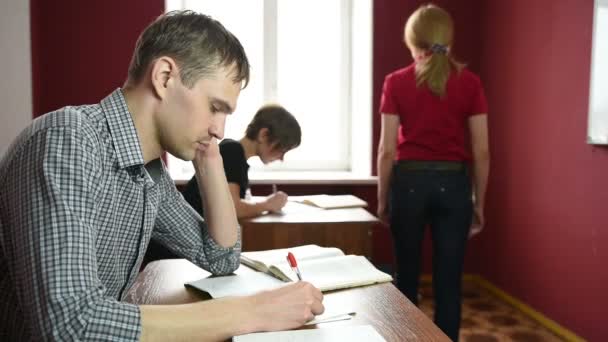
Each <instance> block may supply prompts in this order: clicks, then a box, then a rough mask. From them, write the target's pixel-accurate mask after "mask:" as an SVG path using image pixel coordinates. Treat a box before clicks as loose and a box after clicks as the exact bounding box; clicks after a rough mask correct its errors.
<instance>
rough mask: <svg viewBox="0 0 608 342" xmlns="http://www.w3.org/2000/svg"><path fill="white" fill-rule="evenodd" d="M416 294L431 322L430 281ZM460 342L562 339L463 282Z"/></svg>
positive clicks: (421, 307) (491, 296) (431, 300)
mask: <svg viewBox="0 0 608 342" xmlns="http://www.w3.org/2000/svg"><path fill="white" fill-rule="evenodd" d="M420 294H421V296H422V301H421V302H420V309H421V310H422V311H423V312H424V313H426V314H427V315H428V316H429V317H431V319H432V317H433V290H432V286H431V284H430V282H426V281H423V282H422V284H421V288H420ZM460 341H462V342H503V341H522V342H541V341H543V342H544V341H551V342H553V341H562V339H560V338H559V337H558V336H556V335H554V334H553V333H552V332H551V331H549V330H548V329H546V328H545V327H543V326H541V325H540V324H539V323H537V322H536V321H534V320H533V319H531V318H529V317H528V316H526V315H525V314H523V313H522V312H521V311H519V310H517V309H516V308H514V307H512V306H510V305H509V304H507V303H505V302H503V301H502V300H501V299H500V298H498V297H495V296H494V295H492V294H491V293H488V292H487V291H486V290H485V289H483V288H482V287H480V286H478V285H477V284H475V283H473V282H465V283H464V288H463V307H462V323H461V329H460Z"/></svg>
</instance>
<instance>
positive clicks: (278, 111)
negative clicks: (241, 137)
mask: <svg viewBox="0 0 608 342" xmlns="http://www.w3.org/2000/svg"><path fill="white" fill-rule="evenodd" d="M245 136H246V137H247V139H249V140H253V141H256V142H257V146H258V147H257V151H256V154H257V155H258V156H259V157H260V159H261V160H262V162H263V163H264V164H268V163H270V162H273V161H275V160H283V157H284V156H285V153H287V152H288V151H290V150H292V149H294V148H296V147H298V146H299V145H300V141H301V138H302V131H301V129H300V125H299V124H298V121H297V120H296V118H295V117H294V116H293V115H292V114H291V113H289V112H288V111H287V110H286V109H285V108H283V107H281V106H279V105H266V106H264V107H262V108H260V109H259V110H258V111H257V113H256V114H255V116H254V117H253V119H252V120H251V122H250V123H249V126H247V130H246V131H245Z"/></svg>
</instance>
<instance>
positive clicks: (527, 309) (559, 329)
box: [421, 274, 586, 342]
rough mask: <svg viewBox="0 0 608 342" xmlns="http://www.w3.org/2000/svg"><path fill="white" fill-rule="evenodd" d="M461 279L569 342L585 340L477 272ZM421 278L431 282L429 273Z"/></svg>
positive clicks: (465, 275)
mask: <svg viewBox="0 0 608 342" xmlns="http://www.w3.org/2000/svg"><path fill="white" fill-rule="evenodd" d="M462 279H463V280H464V281H467V282H473V283H475V284H477V285H479V286H480V287H482V288H484V289H485V290H487V291H488V292H490V293H492V294H493V295H495V296H496V297H498V298H500V299H502V300H503V301H505V302H507V303H508V304H510V305H511V306H513V307H515V308H516V309H518V310H519V311H521V312H523V313H524V314H525V315H527V316H528V317H530V318H532V319H533V320H535V321H537V322H538V323H539V324H540V325H542V326H543V327H545V328H547V329H548V330H550V331H551V332H552V333H554V334H555V335H557V336H559V337H561V338H563V339H564V340H566V341H571V342H585V341H586V340H585V339H584V338H582V337H580V336H578V335H576V334H575V333H573V332H572V331H570V330H568V329H567V328H565V327H564V326H562V325H560V324H559V323H557V322H555V321H554V320H552V319H550V318H549V317H547V316H545V315H543V314H542V313H540V312H538V311H536V310H535V309H533V308H532V307H531V306H529V305H528V304H526V303H524V302H522V301H521V300H519V299H517V298H515V297H513V296H511V295H510V294H508V293H506V292H505V291H503V290H501V289H500V288H498V287H497V286H496V285H494V284H492V283H491V282H489V281H488V280H487V279H485V278H484V277H482V276H480V275H477V274H463V276H462ZM421 280H422V281H427V282H432V280H433V278H432V276H431V275H430V274H424V275H422V277H421Z"/></svg>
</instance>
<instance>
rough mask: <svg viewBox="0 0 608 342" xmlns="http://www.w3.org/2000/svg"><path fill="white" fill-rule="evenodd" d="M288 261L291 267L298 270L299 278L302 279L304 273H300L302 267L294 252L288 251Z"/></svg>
mask: <svg viewBox="0 0 608 342" xmlns="http://www.w3.org/2000/svg"><path fill="white" fill-rule="evenodd" d="M287 262H289V266H291V269H292V270H293V271H294V272H296V275H297V276H298V280H300V281H301V280H302V273H300V269H299V268H298V262H297V261H296V257H295V256H293V254H292V253H291V252H288V253H287Z"/></svg>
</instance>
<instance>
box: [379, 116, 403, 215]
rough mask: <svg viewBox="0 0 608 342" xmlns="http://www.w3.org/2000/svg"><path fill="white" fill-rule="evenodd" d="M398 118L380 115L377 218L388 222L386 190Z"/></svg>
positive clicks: (388, 184) (393, 155)
mask: <svg viewBox="0 0 608 342" xmlns="http://www.w3.org/2000/svg"><path fill="white" fill-rule="evenodd" d="M398 130H399V116H397V115H393V114H385V113H382V128H381V130H380V142H379V144H378V160H377V166H378V211H377V213H378V217H379V218H380V219H381V220H382V221H384V222H388V205H387V204H388V203H387V202H388V188H389V186H390V179H391V173H392V168H393V161H394V159H395V151H396V149H397V132H398Z"/></svg>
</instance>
